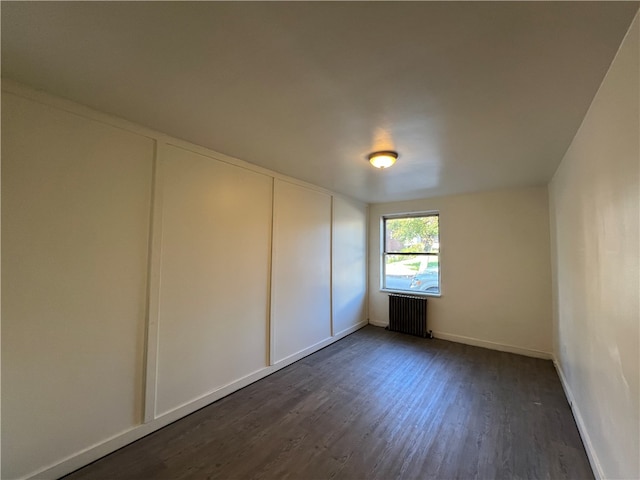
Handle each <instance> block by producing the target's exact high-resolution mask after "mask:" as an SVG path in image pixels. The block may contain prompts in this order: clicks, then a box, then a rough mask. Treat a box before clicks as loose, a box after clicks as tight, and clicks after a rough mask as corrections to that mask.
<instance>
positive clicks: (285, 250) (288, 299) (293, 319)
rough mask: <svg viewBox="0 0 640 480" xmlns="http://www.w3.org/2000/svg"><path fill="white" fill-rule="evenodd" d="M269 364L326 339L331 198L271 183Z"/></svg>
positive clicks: (309, 190) (323, 194) (329, 320)
mask: <svg viewBox="0 0 640 480" xmlns="http://www.w3.org/2000/svg"><path fill="white" fill-rule="evenodd" d="M274 194H275V202H274V207H275V212H274V239H273V241H274V256H273V276H272V278H273V281H272V286H271V288H272V310H271V312H272V317H271V322H272V335H273V339H272V345H273V352H272V361H273V362H274V363H277V362H278V361H281V360H283V359H285V358H287V357H289V356H291V355H294V354H296V353H298V352H300V351H302V350H305V349H307V348H309V347H311V346H313V345H315V344H317V343H318V342H321V341H323V340H325V339H327V338H329V337H330V336H331V303H330V302H331V283H330V282H331V197H330V196H329V195H327V194H325V193H322V192H319V191H317V190H312V189H309V188H306V187H303V186H300V185H296V184H293V183H289V182H286V181H282V180H278V179H276V180H275V189H274Z"/></svg>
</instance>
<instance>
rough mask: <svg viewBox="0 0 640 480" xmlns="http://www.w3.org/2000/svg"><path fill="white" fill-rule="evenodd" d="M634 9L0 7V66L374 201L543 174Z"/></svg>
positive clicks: (537, 178) (507, 183)
mask: <svg viewBox="0 0 640 480" xmlns="http://www.w3.org/2000/svg"><path fill="white" fill-rule="evenodd" d="M637 10H638V3H637V2H621V3H616V2H586V3H582V2H566V3H564V2H563V3H553V2H469V3H467V2H407V3H405V2H371V3H369V2H314V3H304V2H293V3H279V2H278V3H274V2H265V3H253V2H229V3H226V2H216V3H211V2H194V3H191V2H159V3H155V2H140V3H137V2H136V3H133V2H132V3H129V2H86V3H85V2H64V3H58V2H43V3H34V2H15V3H14V2H2V74H3V76H5V77H8V78H12V79H14V80H17V81H19V82H22V83H25V84H28V85H31V86H33V87H36V88H41V89H44V90H46V91H48V92H50V93H53V94H56V95H59V96H62V97H65V98H69V99H71V100H75V101H77V102H80V103H82V104H84V105H88V106H90V107H93V108H96V109H98V110H101V111H104V112H108V113H111V114H114V115H117V116H120V117H123V118H126V119H128V120H132V121H134V122H137V123H140V124H142V125H145V126H148V127H151V128H153V129H156V130H159V131H162V132H165V133H168V134H170V135H173V136H175V137H179V138H182V139H184V140H188V141H190V142H193V143H196V144H199V145H202V146H205V147H209V148H211V149H213V150H216V151H218V152H222V153H225V154H227V155H231V156H234V157H236V158H240V159H243V160H246V161H249V162H251V163H254V164H257V165H260V166H263V167H267V168H269V169H272V170H275V171H277V172H281V173H284V174H287V175H291V176H293V177H296V178H299V179H302V180H306V181H309V182H311V183H314V184H316V185H320V186H323V187H326V188H328V189H331V190H335V191H338V192H342V193H344V194H347V195H350V196H352V197H355V198H358V199H360V200H363V201H366V202H369V203H377V202H386V201H393V200H406V199H414V198H421V197H429V196H434V195H443V194H453V193H462V192H470V191H480V190H488V189H495V188H506V187H518V186H526V185H539V184H544V183H546V182H547V181H548V180H549V179H550V177H551V176H552V175H553V173H554V171H555V169H556V167H557V165H558V163H559V161H560V160H561V158H562V156H563V154H564V152H565V151H566V149H567V147H568V145H569V143H570V142H571V139H572V138H573V135H574V134H575V132H576V130H577V128H578V127H579V125H580V122H581V120H582V118H583V117H584V114H585V112H586V110H587V108H588V106H589V104H590V102H591V100H592V98H593V96H594V94H595V92H596V90H597V88H598V86H599V84H600V82H601V81H602V78H603V76H604V74H605V73H606V71H607V69H608V67H609V65H610V63H611V61H612V59H613V57H614V55H615V53H616V51H617V48H618V46H619V44H620V43H621V41H622V38H623V36H624V34H625V32H626V30H627V28H628V26H629V25H630V23H631V21H632V18H633V16H634V14H635V13H636V12H637ZM8 121H10V119H8ZM376 149H395V150H397V151H398V152H399V153H400V159H399V160H398V162H397V163H396V165H395V166H393V167H392V168H391V169H389V170H383V171H380V170H375V169H373V168H372V167H371V166H369V164H368V163H367V162H366V160H365V156H366V154H368V153H369V152H371V151H373V150H376Z"/></svg>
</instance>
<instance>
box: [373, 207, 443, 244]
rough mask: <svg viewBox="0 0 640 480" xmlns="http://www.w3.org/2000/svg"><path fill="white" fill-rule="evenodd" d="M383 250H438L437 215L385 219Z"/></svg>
mask: <svg viewBox="0 0 640 480" xmlns="http://www.w3.org/2000/svg"><path fill="white" fill-rule="evenodd" d="M384 244H385V252H387V253H388V252H398V253H400V252H403V253H428V252H438V250H439V248H440V238H439V234H438V216H437V215H429V216H425V217H407V218H387V219H385V241H384Z"/></svg>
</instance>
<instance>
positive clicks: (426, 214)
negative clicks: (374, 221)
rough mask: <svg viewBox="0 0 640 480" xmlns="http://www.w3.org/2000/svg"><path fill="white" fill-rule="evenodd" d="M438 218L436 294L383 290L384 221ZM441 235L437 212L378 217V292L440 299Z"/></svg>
mask: <svg viewBox="0 0 640 480" xmlns="http://www.w3.org/2000/svg"><path fill="white" fill-rule="evenodd" d="M433 215H437V216H438V243H439V244H440V246H439V248H438V290H439V292H438V293H428V292H421V291H414V290H397V289H392V288H385V286H384V280H385V264H386V263H385V258H384V255H385V220H387V219H393V218H410V217H428V216H433ZM441 260H442V235H441V228H440V211H439V210H428V211H424V212H406V213H390V214H383V215H381V216H380V288H379V291H380V292H383V293H397V294H400V295H412V296H416V297H435V298H440V297H442V269H441V268H440V266H441V265H442V262H441Z"/></svg>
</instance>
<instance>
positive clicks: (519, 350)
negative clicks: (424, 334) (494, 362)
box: [433, 331, 553, 360]
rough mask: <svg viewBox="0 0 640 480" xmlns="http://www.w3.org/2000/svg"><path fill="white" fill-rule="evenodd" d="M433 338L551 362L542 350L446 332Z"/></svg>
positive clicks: (550, 356) (546, 353)
mask: <svg viewBox="0 0 640 480" xmlns="http://www.w3.org/2000/svg"><path fill="white" fill-rule="evenodd" d="M433 336H434V337H436V338H440V339H442V340H449V341H451V342H457V343H464V344H465V345H473V346H475V347H483V348H489V349H491V350H498V351H500V352H509V353H516V354H518V355H525V356H527V357H534V358H542V359H545V360H552V359H553V355H552V354H551V353H550V352H543V351H542V350H534V349H532V348H526V347H517V346H515V345H508V344H505V343H498V342H491V341H489V340H481V339H479V338H473V337H465V336H463V335H455V334H453V333H446V332H436V331H434V332H433Z"/></svg>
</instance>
